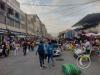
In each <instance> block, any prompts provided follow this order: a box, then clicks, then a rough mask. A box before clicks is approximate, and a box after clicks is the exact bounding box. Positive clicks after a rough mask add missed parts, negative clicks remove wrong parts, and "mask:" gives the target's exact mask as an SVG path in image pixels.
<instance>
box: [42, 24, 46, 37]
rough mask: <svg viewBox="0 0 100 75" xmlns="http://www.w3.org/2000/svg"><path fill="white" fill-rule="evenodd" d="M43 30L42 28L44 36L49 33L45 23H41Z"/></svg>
mask: <svg viewBox="0 0 100 75" xmlns="http://www.w3.org/2000/svg"><path fill="white" fill-rule="evenodd" d="M41 30H42V31H41V33H42V36H46V35H47V29H46V27H45V25H44V24H41Z"/></svg>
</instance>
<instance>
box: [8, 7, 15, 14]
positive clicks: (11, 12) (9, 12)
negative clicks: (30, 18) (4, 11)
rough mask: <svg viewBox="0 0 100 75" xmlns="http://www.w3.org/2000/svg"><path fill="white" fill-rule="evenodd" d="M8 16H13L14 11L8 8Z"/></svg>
mask: <svg viewBox="0 0 100 75" xmlns="http://www.w3.org/2000/svg"><path fill="white" fill-rule="evenodd" d="M8 14H10V15H13V14H14V10H13V9H12V8H10V7H9V8H8Z"/></svg>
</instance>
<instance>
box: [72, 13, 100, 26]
mask: <svg viewBox="0 0 100 75" xmlns="http://www.w3.org/2000/svg"><path fill="white" fill-rule="evenodd" d="M98 23H100V13H94V14H88V15H87V16H85V17H84V18H83V19H81V20H80V21H79V22H77V23H76V24H75V25H73V27H75V26H87V25H88V26H93V25H98Z"/></svg>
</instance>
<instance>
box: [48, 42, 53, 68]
mask: <svg viewBox="0 0 100 75" xmlns="http://www.w3.org/2000/svg"><path fill="white" fill-rule="evenodd" d="M47 52H48V64H51V63H52V66H54V60H53V45H52V43H51V42H49V44H48V48H47Z"/></svg>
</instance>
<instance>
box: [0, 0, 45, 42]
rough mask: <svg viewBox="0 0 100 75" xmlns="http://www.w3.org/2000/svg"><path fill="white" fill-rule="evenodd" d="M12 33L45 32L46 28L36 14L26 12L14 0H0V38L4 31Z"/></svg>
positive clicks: (30, 33) (40, 33) (42, 33)
mask: <svg viewBox="0 0 100 75" xmlns="http://www.w3.org/2000/svg"><path fill="white" fill-rule="evenodd" d="M8 31H10V32H11V33H12V34H14V35H25V36H26V35H37V36H42V35H44V34H46V28H45V26H44V25H43V24H42V22H41V20H40V19H39V17H38V16H37V15H33V14H26V13H24V12H23V11H22V10H21V9H20V4H19V3H18V2H17V1H16V0H0V39H1V40H2V36H3V34H4V33H5V32H8Z"/></svg>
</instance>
